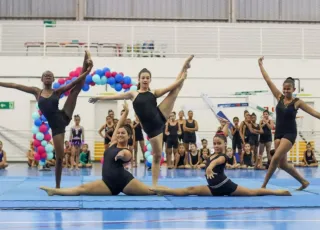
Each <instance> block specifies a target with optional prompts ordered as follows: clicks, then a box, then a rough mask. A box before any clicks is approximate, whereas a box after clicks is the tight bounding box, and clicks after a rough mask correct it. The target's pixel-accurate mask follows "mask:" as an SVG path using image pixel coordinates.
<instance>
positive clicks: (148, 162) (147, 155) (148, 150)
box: [143, 137, 164, 168]
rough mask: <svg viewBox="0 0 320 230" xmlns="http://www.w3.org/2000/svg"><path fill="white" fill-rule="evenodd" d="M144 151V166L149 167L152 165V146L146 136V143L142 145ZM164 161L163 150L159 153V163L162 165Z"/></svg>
mask: <svg viewBox="0 0 320 230" xmlns="http://www.w3.org/2000/svg"><path fill="white" fill-rule="evenodd" d="M143 151H144V157H145V158H146V162H145V163H146V166H147V167H149V168H151V166H152V161H153V152H152V146H151V144H150V142H149V137H147V141H146V145H145V146H144V147H143ZM163 162H164V152H162V154H161V161H160V165H162V164H163Z"/></svg>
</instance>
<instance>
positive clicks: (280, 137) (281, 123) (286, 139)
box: [259, 57, 320, 190]
mask: <svg viewBox="0 0 320 230" xmlns="http://www.w3.org/2000/svg"><path fill="white" fill-rule="evenodd" d="M259 67H260V70H261V73H262V75H263V78H264V80H265V81H266V82H267V84H268V86H269V88H270V90H271V92H272V94H273V96H274V97H275V98H276V99H277V101H278V104H277V107H276V130H275V137H274V146H275V154H274V156H273V157H272V159H271V163H270V165H269V168H268V172H267V175H266V177H265V180H264V182H263V185H262V188H265V187H266V186H267V184H268V182H269V180H270V178H271V176H272V175H273V173H274V171H275V170H276V169H277V167H280V168H281V169H283V170H285V171H286V172H287V173H289V174H290V175H291V176H292V177H294V178H295V179H297V180H298V181H299V182H300V183H301V187H300V188H299V189H298V190H302V189H305V188H306V187H308V185H309V182H308V181H307V180H305V179H304V178H303V177H302V176H301V175H300V174H299V173H298V171H297V170H296V169H295V168H294V167H293V166H292V165H291V164H288V162H287V152H289V151H290V149H291V148H292V146H293V144H294V142H295V140H296V137H297V124H296V114H297V111H298V109H302V110H303V111H305V112H306V113H308V114H310V115H312V116H314V117H316V118H318V119H320V113H319V112H317V111H315V110H314V109H313V108H312V107H310V106H308V105H307V104H306V103H305V102H304V101H303V100H301V99H299V98H294V97H293V95H292V94H293V92H294V91H295V83H294V79H293V78H291V77H288V78H287V79H286V80H285V81H284V83H283V88H282V93H281V92H280V90H278V89H277V87H276V86H275V85H274V83H273V82H272V81H271V79H270V77H269V75H268V73H267V72H266V70H265V69H264V67H263V57H261V58H260V59H259Z"/></svg>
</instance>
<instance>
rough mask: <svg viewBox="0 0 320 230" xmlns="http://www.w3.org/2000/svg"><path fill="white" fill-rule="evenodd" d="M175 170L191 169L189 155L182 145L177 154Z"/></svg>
mask: <svg viewBox="0 0 320 230" xmlns="http://www.w3.org/2000/svg"><path fill="white" fill-rule="evenodd" d="M174 168H176V169H177V168H178V169H189V168H191V166H190V165H188V155H187V152H186V149H185V147H184V145H183V144H182V143H181V144H179V146H178V151H177V153H176V154H175V160H174Z"/></svg>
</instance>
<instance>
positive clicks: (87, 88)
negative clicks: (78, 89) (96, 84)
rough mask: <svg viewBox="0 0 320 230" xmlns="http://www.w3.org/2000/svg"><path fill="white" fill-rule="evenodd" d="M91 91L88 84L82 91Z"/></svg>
mask: <svg viewBox="0 0 320 230" xmlns="http://www.w3.org/2000/svg"><path fill="white" fill-rule="evenodd" d="M89 89H90V86H89V85H88V84H84V85H83V87H82V90H83V91H85V92H87V91H88V90H89Z"/></svg>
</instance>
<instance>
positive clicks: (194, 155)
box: [189, 143, 201, 169]
mask: <svg viewBox="0 0 320 230" xmlns="http://www.w3.org/2000/svg"><path fill="white" fill-rule="evenodd" d="M200 163H201V160H200V152H199V151H198V150H197V146H196V144H195V143H191V144H190V152H189V165H190V166H191V168H193V169H197V168H200Z"/></svg>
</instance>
